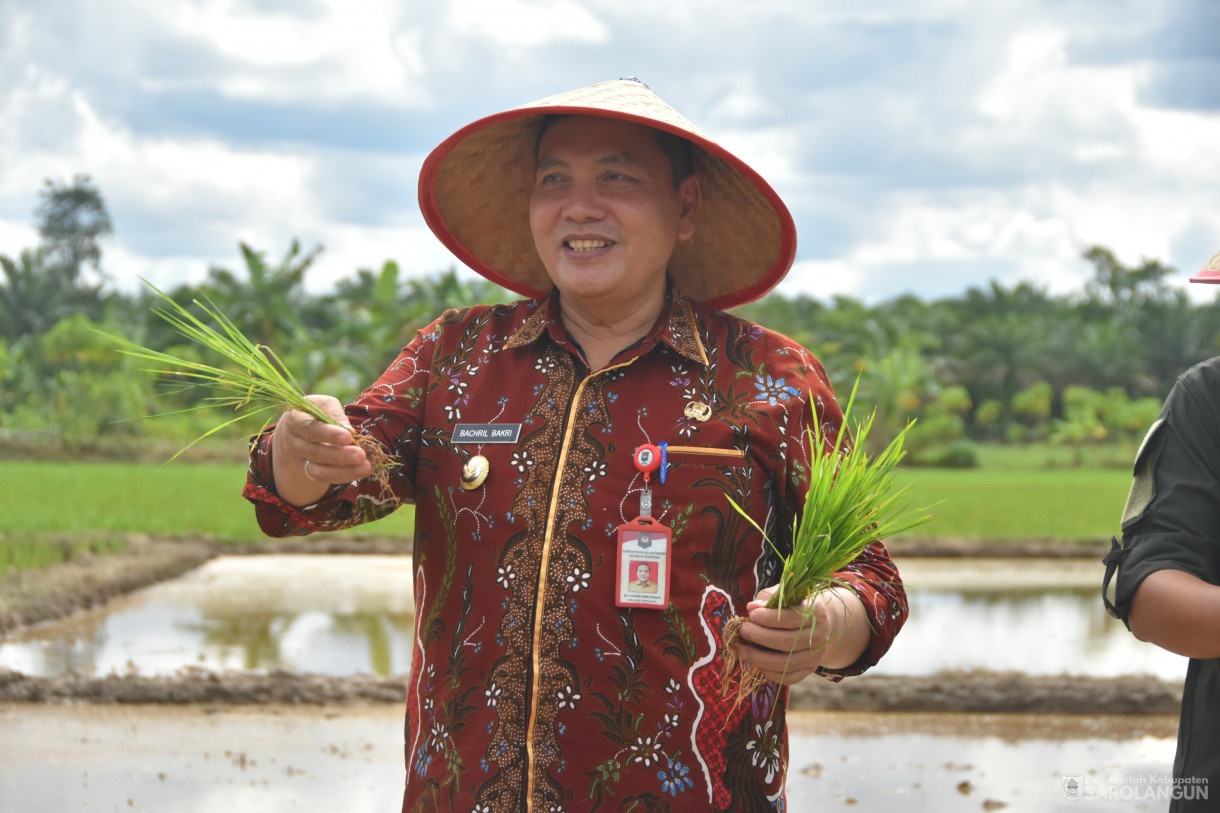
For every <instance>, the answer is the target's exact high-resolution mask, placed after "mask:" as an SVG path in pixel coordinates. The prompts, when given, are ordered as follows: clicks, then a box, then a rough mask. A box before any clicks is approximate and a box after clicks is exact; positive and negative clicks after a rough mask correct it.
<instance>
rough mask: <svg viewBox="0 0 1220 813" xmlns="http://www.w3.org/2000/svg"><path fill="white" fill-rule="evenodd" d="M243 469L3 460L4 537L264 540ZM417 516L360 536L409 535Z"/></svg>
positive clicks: (0, 506) (403, 516)
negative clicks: (112, 534)
mask: <svg viewBox="0 0 1220 813" xmlns="http://www.w3.org/2000/svg"><path fill="white" fill-rule="evenodd" d="M245 477H246V470H245V467H244V466H242V465H232V464H227V465H199V464H189V463H172V464H170V465H166V466H156V465H146V464H139V463H61V462H55V463H50V462H14V461H0V494H2V495H3V497H2V498H0V531H2V532H3V533H5V534H7V535H8V536H10V537H16V536H38V535H42V534H64V533H76V532H106V531H121V532H129V533H149V534H191V533H203V534H208V535H210V536H213V537H215V538H217V539H220V540H223V541H229V542H235V543H241V542H250V541H254V540H259V539H265V537H264V536H263V534H262V532H261V531H260V530H259V529H258V525H257V523H255V521H254V508H253V506H251V505H250V503H248V502H247V501H246V500H244V499H243V498H242V496H241V489H242V485H243V484H244V483H245ZM411 518H412V515H411V511H410V509H407V510H405V511H399V512H398V513H397V514H395V515H393V516H390V517H387V518H385V519H383V520H381V521H379V522H376V523H373V524H371V525H365V526H363V527H362V528H361V529H360V531H361V532H362V533H376V534H381V535H386V536H409V535H410V533H411Z"/></svg>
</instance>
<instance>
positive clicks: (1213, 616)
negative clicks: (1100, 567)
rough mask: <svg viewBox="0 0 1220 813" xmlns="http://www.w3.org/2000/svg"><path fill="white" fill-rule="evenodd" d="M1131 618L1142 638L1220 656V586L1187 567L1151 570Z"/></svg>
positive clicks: (1197, 653) (1138, 590) (1176, 648)
mask: <svg viewBox="0 0 1220 813" xmlns="http://www.w3.org/2000/svg"><path fill="white" fill-rule="evenodd" d="M1127 621H1128V622H1129V623H1130V624H1131V632H1132V633H1134V634H1135V637H1136V638H1139V639H1140V640H1141V641H1148V642H1149V643H1153V644H1156V645H1157V646H1159V647H1162V648H1163V649H1168V650H1169V651H1170V652H1176V653H1177V654H1179V655H1186V656H1188V657H1191V658H1220V586H1217V585H1214V584H1210V583H1208V582H1205V581H1203V580H1202V579H1200V578H1198V577H1197V576H1192V575H1191V574H1189V573H1186V572H1185V571H1182V570H1158V571H1156V572H1154V573H1151V574H1149V575H1148V577H1147V578H1145V579H1144V580H1143V581H1142V582H1141V583H1140V586H1139V587H1138V588H1136V591H1135V597H1134V598H1133V599H1132V600H1131V612H1130V613H1129V614H1128V616H1127Z"/></svg>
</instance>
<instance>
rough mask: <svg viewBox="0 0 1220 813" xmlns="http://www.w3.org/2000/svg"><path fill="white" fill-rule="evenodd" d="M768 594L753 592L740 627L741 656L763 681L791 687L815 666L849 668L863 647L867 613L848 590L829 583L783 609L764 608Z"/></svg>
mask: <svg viewBox="0 0 1220 813" xmlns="http://www.w3.org/2000/svg"><path fill="white" fill-rule="evenodd" d="M773 592H775V589H774V588H772V587H768V588H767V589H765V590H761V591H759V593H758V595H757V596H755V598H754V600H753V601H751V602H750V603H749V604H747V605H746V612H747V613H748V616H749V620H748V621H747V622H746V623H745V624H742V626H741V637H742V639H743V644H742V647H741V656H742V658H743V659H744V660H745V661H747V662H749V663H751V664H753V665H754V666H756V667H757V668H758V670H759V671H760V672H762V673H763V675H764V676H766V678H767V679H768V680H772V681H774V682H776V683H783V684H785V685H788V686H792V685H794V684H796V683H800V682H801V681H802V680H804V679H805V678H807V677H808V676H809V675H811V674H813V672H814V670H816V669H817V668H818V667H819V666H825V667H827V668H829V669H842V668H845V667H847V666H851V665H852V664H853V663H855V662H856V661H858V660H859V659H860V656H861V655H863V654H864V650H865V649H867V648H868V643H869V638H870V636H871V631H870V629H869V624H868V614H867V613H866V612H865V610H864V604H863V603H862V602H861V601H860V597H859V596H857V595H856V593H855V591H854V590H851V589H849V588H846V587H835V588H832V589H830V590H827V591H826V592H824V593H821V594H819V595H818V596H817V598H815V599H814V600H813V601H812V602H805V603H803V604H801V605H800V606H798V607H793V608H791V609H787V610H783V611H779V610H768V609H767V608H766V606H765V605H766V603H767V599H769V598H770V597H771V594H772V593H773ZM789 653H791V654H789Z"/></svg>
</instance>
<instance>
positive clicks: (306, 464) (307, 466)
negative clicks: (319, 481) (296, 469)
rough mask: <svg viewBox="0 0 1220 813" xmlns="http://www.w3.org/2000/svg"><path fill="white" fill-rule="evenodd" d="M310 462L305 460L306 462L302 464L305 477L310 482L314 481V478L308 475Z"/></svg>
mask: <svg viewBox="0 0 1220 813" xmlns="http://www.w3.org/2000/svg"><path fill="white" fill-rule="evenodd" d="M310 462H311V461H310V460H306V461H305V464H304V466H303V468H304V469H305V476H306V477H308V478H309V479H310V480H313V479H314V476H313V475H312V474H310V473H309V464H310Z"/></svg>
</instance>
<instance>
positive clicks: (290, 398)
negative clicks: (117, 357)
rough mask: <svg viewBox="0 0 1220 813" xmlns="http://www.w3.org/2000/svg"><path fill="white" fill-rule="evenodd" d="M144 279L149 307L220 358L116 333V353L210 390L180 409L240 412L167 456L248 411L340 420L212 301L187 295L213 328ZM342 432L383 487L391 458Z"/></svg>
mask: <svg viewBox="0 0 1220 813" xmlns="http://www.w3.org/2000/svg"><path fill="white" fill-rule="evenodd" d="M144 284H145V285H147V286H148V287H149V288H151V289H152V290H153V291H155V292H156V294H157V295H158V296H159V297H161V299H162V300H163V305H162V307H159V308H154V309H153V312H154V313H155V314H156V315H157V316H159V317H160V318H161V319H163V320H165V321H166V322H167V323H168V324H169V325H170V326H171V327H173V328H174V330H176V331H177V332H178V333H179V334H180V335H182V336H183V337H185V338H187V339H189V340H191V341H192V342H194V343H195V344H198V345H200V346H201V347H203V348H204V349H206V350H209V351H211V352H212V353H213V354H214V355H218V356H220V357H221V358H222V360H223V361H222V362H220V364H221V366H216V365H212V364H207V363H205V362H201V361H196V360H193V359H186V358H182V357H179V356H175V355H173V354H171V353H165V352H162V351H160V350H153V349H150V348H147V347H144V346H143V345H140V344H137V343H135V342H133V341H131V340H129V339H125V338H123V337H121V336H110V338H111V339H113V340H115V341H116V342H118V343H119V345H120V350H121V352H123V353H125V354H127V355H129V356H132V357H134V358H137V359H142V360H144V361H147V362H151V363H152V364H154V365H157V366H154V367H151V368H145V370H144V371H145V372H148V373H152V374H154V375H159V376H163V377H165V378H167V379H169V380H172V381H177V382H181V383H182V384H184V385H186V386H202V387H204V388H206V389H208V390H210V391H211V392H212V393H213V394H212V395H210V396H209V397H207V398H205V399H204V400H203V403H201V404H199V405H197V406H193V407H189V408H187V409H185V410H180V412H191V411H194V410H198V409H207V408H210V407H228V408H231V409H232V410H234V411H236V412H240V413H241V414H239V415H237V416H236V417H234V418H232V419H230V420H226V421H223V422H222V423H220V424H219V425H217V426H214V427H212V428H211V429H209V430H208V431H206V432H204V433H203V434H202V435H200V436H199V437H197V438H195V439H194V440H192V441H191V442H190V443H188V444H187V445H186V446H184V447H183V448H182V449H180V450H178V452H177V453H175V454H174V456H173V457H171V458H170V461H172V460H174V459H175V458H177V457H178V456H179V455H181V454H182V453H183V452H185V451H186V450H187V449H189V448H190V447H191V446H194V445H195V444H196V443H198V442H199V441H201V440H203V439H204V438H206V437H209V436H210V435H213V434H215V433H216V432H219V431H221V430H222V429H224V428H225V427H227V426H230V425H232V424H234V423H237V422H238V421H241V420H244V419H246V418H249V417H251V416H254V415H262V414H267V415H268V417H267V420H266V422H265V423H264V424H263V426H264V428H265V427H266V426H267V425H269V424H270V423H271V422H272V421H273V419H274V415H276V414H278V413H281V412H287V411H289V410H300V411H301V412H304V413H306V414H307V415H309V416H310V417H312V418H315V419H317V420H319V421H322V422H323V423H327V424H330V425H332V426H340V425H341V424H339V422H338V421H336V420H335V419H334V418H332V417H331V416H330V415H328V414H326V413H325V412H324V411H323V410H322V409H321V408H320V407H319V406H318V405H317V404H315V403H314V402H313V401H311V400H309V398H307V397H306V393H305V391H304V390H303V389H301V386H300V385H299V384H298V383H297V381H296V379H295V378H294V377H293V376H292V374H291V373H290V372H289V371H288V368H287V367H285V365H284V363H283V361H282V360H281V359H280V357H279V356H278V355H277V354H276V352H275V350H273V349H272V348H270V347H267V346H266V345H261V344H255V343H254V342H252V341H250V339H248V338H247V337H246V336H245V335H244V334H243V333H242V332H241V331H240V330H239V329H238V328H237V326H236V325H234V324H233V322H232V320H230V319H229V318H228V317H227V316H225V315H224V313H223V312H221V310H220V309H219V308H217V307H216V306H215V305H214V304H213V303H211V302H210V301H208V302H200V301H199V300H192V304H193V305H194V306H195V307H197V308H199V310H201V311H202V312H203V313H204V314H205V315H206V317H207V319H208V320H210V321H211V322H214V323H215V324H216V325H217V326H218V327H213V326H212V324H209V322H208V321H205V320H204V319H201V318H199V317H198V316H196V315H195V314H193V313H191V312H190V311H189V310H187V309H186V308H184V307H183V306H181V305H179V304H178V303H177V302H175V301H174V300H173V299H171V298H170V297H169V296H168V295H166V294H165V293H163V292H162V291H161V290H160V289H158V288H157V287H156V286H155V285H153V284H152V283H150V282H148V281H147V280H144ZM107 335H109V334H107ZM225 362H227V363H225ZM169 414H180V413H169ZM344 428H347V427H344ZM348 431H350V432H351V434H352V438H353V440H354V442H355V443H356V445H357V446H360V447H361V448H362V449H364V451H365V454H366V455H368V458H369V462H370V464H372V467H373V474H374V476H375V477H376V478H377V480H378V482H379V483H380V484H381V486H382V488H383V489H387V488H388V485H389V469H390V468H392V467H393V466H394V463H393V460H392V458H391V457H390V456H389V454H387V452H386V451H385V449H384V448H383V447H382V446H381V444H380V443H379V442H378V441H377V440H376V439H375V438H372V437H370V436H368V435H365V434H364V433H362V432H357V431H356V430H354V429H348Z"/></svg>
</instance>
